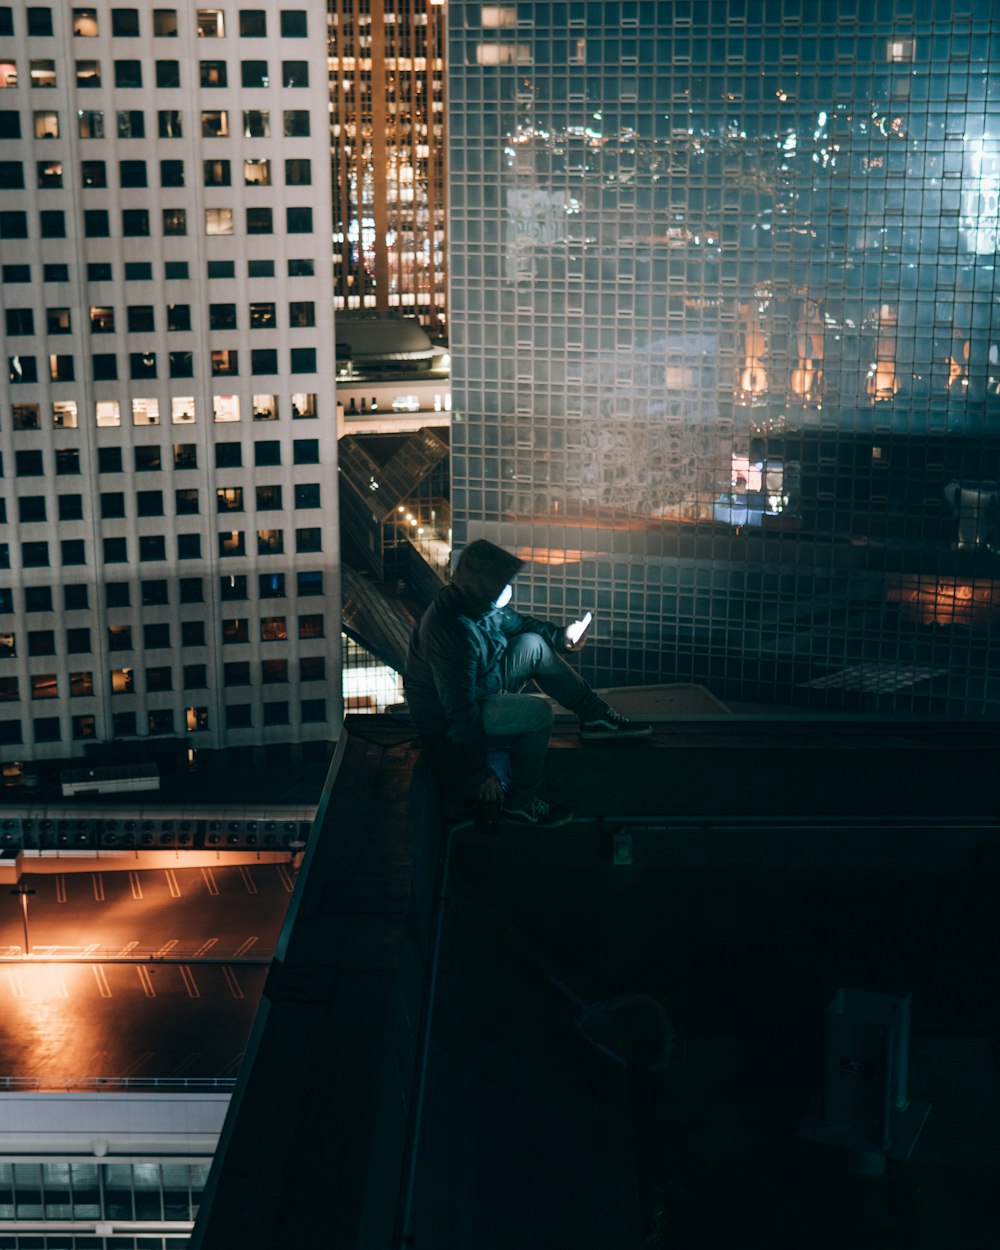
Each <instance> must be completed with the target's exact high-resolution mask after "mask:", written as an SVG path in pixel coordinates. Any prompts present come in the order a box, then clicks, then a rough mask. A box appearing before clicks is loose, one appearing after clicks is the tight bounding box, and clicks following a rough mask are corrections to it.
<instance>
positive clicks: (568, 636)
mask: <svg viewBox="0 0 1000 1250" xmlns="http://www.w3.org/2000/svg"><path fill="white" fill-rule="evenodd" d="M593 619H594V614H593V613H592V612H585V613H584V614H583V616H581V617H580V619H579V620H578V621H571V622H570V624H569V625H567V626H566V628H565V629H564V630H563V649H564V650H566V651H581V650H583V644H584V643H585V642H586V641H587V631H588V630H589V629H590V625H591V622H592V621H593Z"/></svg>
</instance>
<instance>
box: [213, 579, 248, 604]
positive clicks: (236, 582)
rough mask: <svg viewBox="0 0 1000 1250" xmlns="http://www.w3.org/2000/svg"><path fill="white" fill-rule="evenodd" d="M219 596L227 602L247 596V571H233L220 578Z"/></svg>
mask: <svg viewBox="0 0 1000 1250" xmlns="http://www.w3.org/2000/svg"><path fill="white" fill-rule="evenodd" d="M219 598H220V599H223V600H225V601H227V602H232V601H233V600H242V599H246V598H247V579H246V574H245V573H232V574H230V576H229V577H220V578H219Z"/></svg>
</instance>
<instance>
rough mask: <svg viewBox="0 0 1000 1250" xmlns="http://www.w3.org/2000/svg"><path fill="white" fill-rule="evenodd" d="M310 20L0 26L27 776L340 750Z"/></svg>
mask: <svg viewBox="0 0 1000 1250" xmlns="http://www.w3.org/2000/svg"><path fill="white" fill-rule="evenodd" d="M326 26H327V13H326V8H325V6H324V5H322V4H320V3H318V2H317V0H302V3H301V4H297V5H295V6H292V7H288V6H285V5H278V4H276V3H272V2H271V0H263V2H262V3H261V4H259V5H257V6H255V7H254V8H252V9H245V8H236V7H228V6H226V5H222V6H219V7H215V8H201V7H197V6H195V5H193V4H188V3H181V4H178V5H175V6H173V7H170V8H156V9H150V8H146V7H141V6H140V7H134V8H120V7H116V6H110V5H97V6H94V7H86V8H65V7H61V6H52V7H39V6H34V5H26V4H24V3H22V2H21V0H17V2H15V3H13V4H9V5H3V6H0V47H2V50H3V51H2V55H0V250H2V279H3V285H2V300H3V324H2V326H0V332H2V334H3V355H4V357H5V363H6V368H5V369H4V370H3V374H2V378H0V446H2V454H3V471H4V479H3V481H4V485H3V490H2V495H3V500H2V507H3V509H4V514H3V520H4V522H5V526H4V533H3V535H2V544H0V561H2V566H3V570H4V571H3V572H2V573H0V613H2V615H0V702H2V707H0V748H2V751H3V758H4V761H5V763H10V764H11V767H12V768H14V769H15V770H16V768H17V767H18V765H19V764H22V763H27V762H34V763H38V762H43V761H55V760H63V759H66V758H69V757H73V756H82V755H83V754H85V753H87V754H90V755H91V757H92V758H94V752H95V751H96V752H97V753H98V754H99V753H100V752H102V751H103V753H104V755H105V756H106V757H108V758H115V757H117V758H119V759H120V758H126V759H127V758H140V757H148V756H151V755H152V754H154V753H155V752H157V751H158V750H159V749H160V748H162V747H163V746H164V744H170V749H172V750H173V751H174V753H175V754H177V755H183V754H184V753H188V754H189V756H192V757H193V755H194V753H197V752H206V753H207V752H221V751H235V752H236V753H237V754H238V756H239V758H240V759H241V760H242V762H244V763H250V762H251V761H256V762H259V761H260V759H261V752H262V751H263V752H264V753H265V755H267V756H268V758H270V759H271V760H273V761H274V762H279V761H280V760H286V759H291V760H293V761H294V760H295V759H297V758H299V757H300V756H301V754H302V753H303V752H304V753H305V754H307V755H308V754H310V753H313V754H317V755H322V754H323V753H325V752H326V750H327V748H328V743H329V742H330V741H331V740H332V739H334V738H335V737H336V735H337V732H338V730H339V724H340V715H341V711H340V709H341V703H340V685H339V682H340V664H339V639H340V628H339V595H340V586H339V557H338V548H337V543H338V539H337V488H336V391H335V379H334V376H333V370H332V369H331V368H330V367H329V362H330V359H331V355H332V345H333V338H334V335H333V311H332V294H333V291H332V267H331V264H330V262H329V251H328V249H329V238H330V234H331V219H330V163H329V129H328V124H327V123H328V111H329V99H328V86H327V61H326V46H325V32H326Z"/></svg>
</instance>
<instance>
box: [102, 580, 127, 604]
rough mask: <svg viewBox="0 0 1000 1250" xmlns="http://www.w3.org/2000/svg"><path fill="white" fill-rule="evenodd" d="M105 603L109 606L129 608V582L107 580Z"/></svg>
mask: <svg viewBox="0 0 1000 1250" xmlns="http://www.w3.org/2000/svg"><path fill="white" fill-rule="evenodd" d="M104 603H105V606H106V607H109V608H127V607H128V606H129V584H128V582H105V584H104Z"/></svg>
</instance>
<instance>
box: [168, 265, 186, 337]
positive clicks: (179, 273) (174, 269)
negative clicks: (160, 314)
mask: <svg viewBox="0 0 1000 1250" xmlns="http://www.w3.org/2000/svg"><path fill="white" fill-rule="evenodd" d="M163 276H164V277H165V278H167V279H170V278H187V277H188V263H187V261H186V260H167V261H164V263H163ZM170 328H171V327H170V326H169V325H168V326H167V329H168V330H169V329H170Z"/></svg>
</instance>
